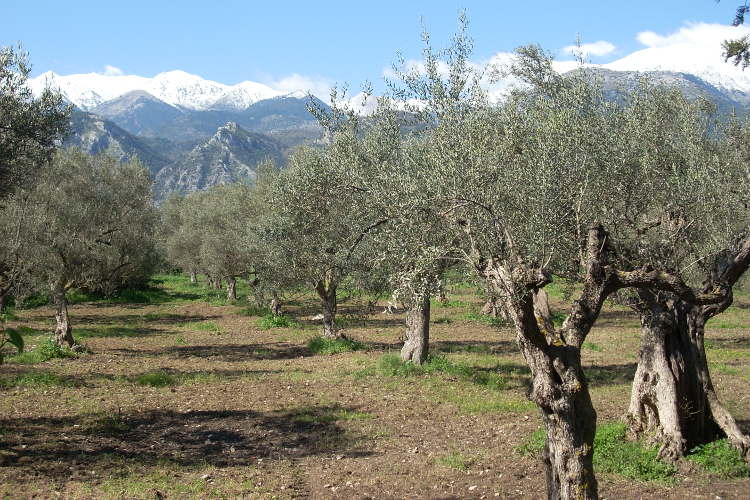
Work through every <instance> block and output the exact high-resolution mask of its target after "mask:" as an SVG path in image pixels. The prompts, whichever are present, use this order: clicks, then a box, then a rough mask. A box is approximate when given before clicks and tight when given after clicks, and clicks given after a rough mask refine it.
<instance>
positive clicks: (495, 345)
mask: <svg viewBox="0 0 750 500" xmlns="http://www.w3.org/2000/svg"><path fill="white" fill-rule="evenodd" d="M430 347H431V349H432V350H434V351H435V352H438V353H456V352H465V353H472V354H518V352H519V351H518V344H516V342H515V341H510V340H500V341H496V342H490V341H475V342H460V341H453V340H439V341H436V342H431V344H430Z"/></svg>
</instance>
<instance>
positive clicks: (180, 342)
mask: <svg viewBox="0 0 750 500" xmlns="http://www.w3.org/2000/svg"><path fill="white" fill-rule="evenodd" d="M174 343H175V344H176V345H185V344H187V340H185V337H183V336H182V335H177V336H176V337H175V338H174Z"/></svg>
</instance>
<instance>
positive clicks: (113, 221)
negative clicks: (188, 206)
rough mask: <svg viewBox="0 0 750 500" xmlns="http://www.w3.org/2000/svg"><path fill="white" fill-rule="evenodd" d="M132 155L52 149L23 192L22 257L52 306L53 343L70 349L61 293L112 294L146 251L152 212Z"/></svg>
mask: <svg viewBox="0 0 750 500" xmlns="http://www.w3.org/2000/svg"><path fill="white" fill-rule="evenodd" d="M151 195H152V193H151V180H150V178H149V175H148V170H147V169H146V168H145V167H144V166H143V165H142V164H141V163H140V162H138V161H137V160H133V161H129V162H126V163H122V164H120V163H118V161H117V160H116V159H115V158H112V157H109V156H105V155H97V156H91V155H88V154H86V153H83V152H81V151H80V150H76V149H71V150H66V151H58V152H57V153H56V154H55V156H54V158H53V161H52V163H51V165H50V166H49V168H48V169H46V170H45V171H44V172H43V173H42V175H41V176H40V178H39V181H38V183H37V185H36V186H35V187H34V189H33V190H32V191H30V192H29V198H28V203H29V207H28V209H29V210H30V215H29V218H28V219H27V225H26V227H25V228H24V242H23V255H22V258H23V259H24V260H25V261H27V262H29V272H30V274H31V275H32V277H33V278H34V280H35V282H36V283H39V284H40V285H42V286H45V287H47V290H48V291H49V293H50V296H51V299H52V302H53V303H54V305H55V308H56V314H55V318H56V328H55V332H54V340H55V342H56V343H57V344H58V345H61V346H62V345H68V346H69V347H75V346H76V342H75V339H74V338H73V335H72V329H71V324H70V317H69V315H68V307H67V298H66V292H67V291H68V290H70V289H71V288H73V287H80V288H87V289H92V290H100V291H103V292H111V291H112V290H113V289H114V288H115V287H116V286H117V284H118V283H120V282H122V280H124V279H126V278H127V277H128V276H132V275H133V274H135V273H139V272H141V269H139V268H140V267H141V266H143V265H146V264H147V263H148V261H149V260H150V259H149V258H148V257H151V256H153V247H154V242H153V238H154V228H155V223H156V213H155V209H154V208H153V205H152V198H151Z"/></svg>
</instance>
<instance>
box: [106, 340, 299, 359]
mask: <svg viewBox="0 0 750 500" xmlns="http://www.w3.org/2000/svg"><path fill="white" fill-rule="evenodd" d="M111 351H112V352H114V353H117V354H121V355H130V356H154V357H155V356H168V357H173V358H178V359H182V358H191V357H195V358H210V359H211V360H213V361H227V362H237V361H249V360H264V359H294V358H300V357H306V356H312V355H313V352H312V351H311V350H310V349H308V348H307V347H306V346H300V345H295V344H290V343H288V342H275V343H271V342H268V343H263V344H217V345H185V346H170V347H164V348H161V349H153V350H148V351H141V350H135V349H127V348H126V349H112V350H111Z"/></svg>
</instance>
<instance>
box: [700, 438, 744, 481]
mask: <svg viewBox="0 0 750 500" xmlns="http://www.w3.org/2000/svg"><path fill="white" fill-rule="evenodd" d="M688 459H689V460H691V461H693V462H695V463H697V464H699V465H700V466H701V467H703V469H705V470H706V471H707V472H709V473H710V474H713V475H715V476H719V477H721V478H723V479H730V478H734V477H748V476H750V468H748V466H747V464H746V463H745V461H744V460H743V459H742V455H740V453H739V451H737V449H736V448H735V447H733V446H732V445H731V444H729V442H728V441H727V440H726V439H720V440H718V441H714V442H713V443H707V444H704V445H701V446H698V447H696V448H693V449H692V450H690V455H688Z"/></svg>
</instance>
